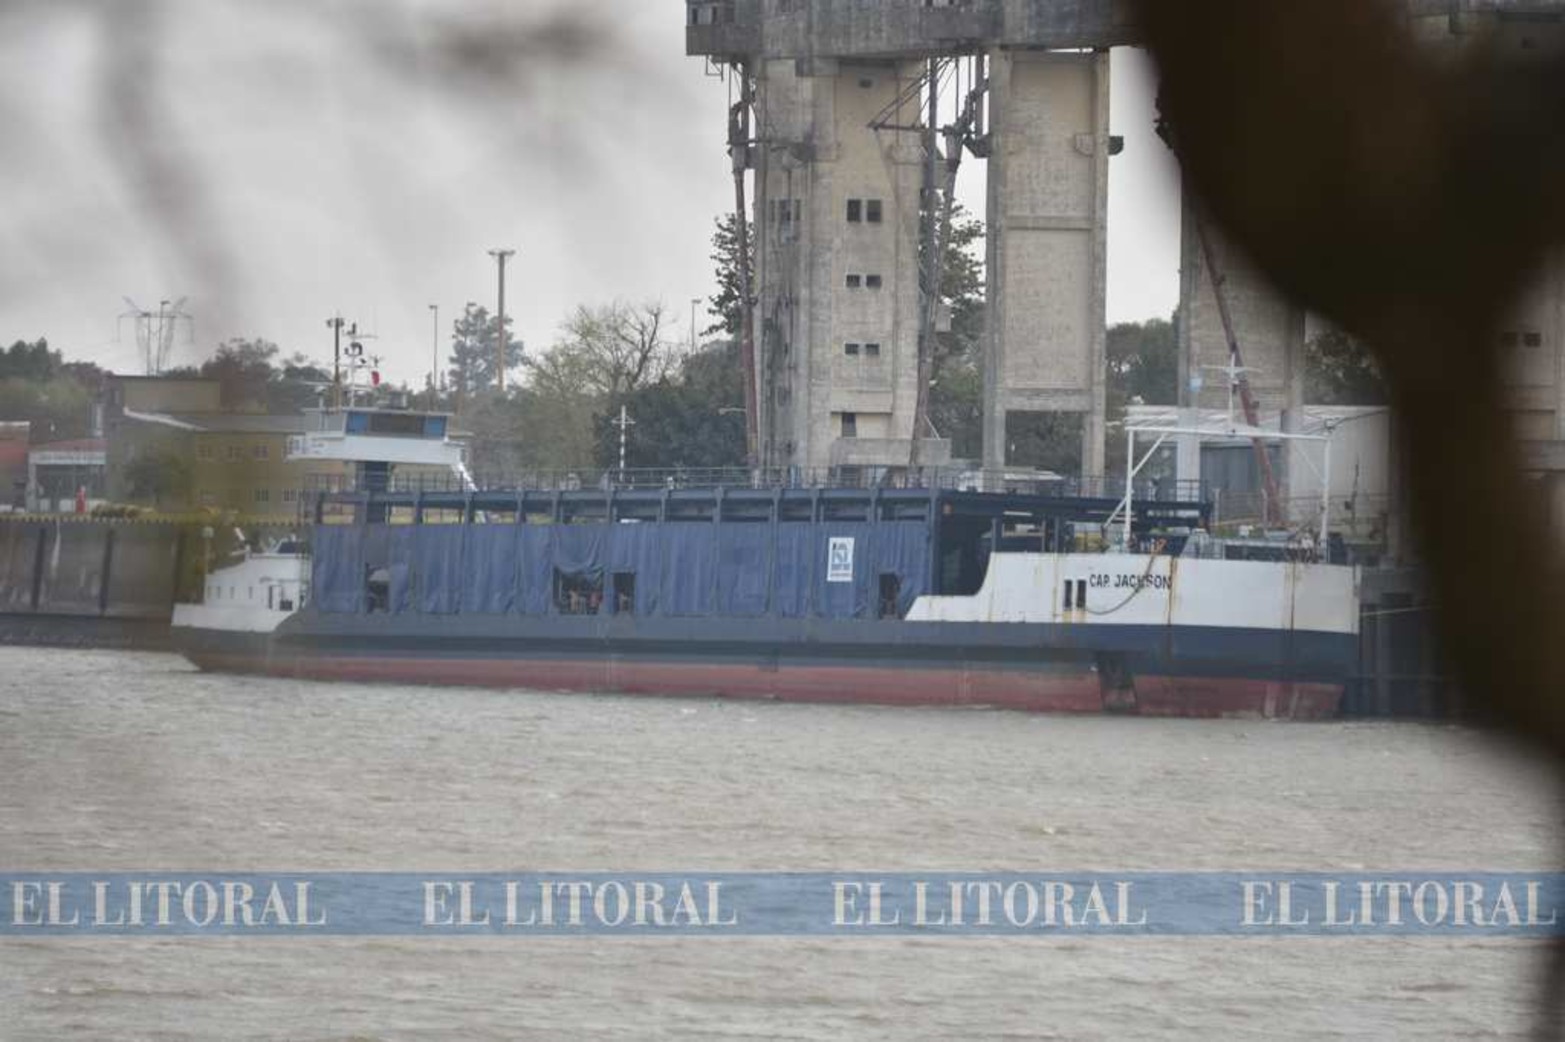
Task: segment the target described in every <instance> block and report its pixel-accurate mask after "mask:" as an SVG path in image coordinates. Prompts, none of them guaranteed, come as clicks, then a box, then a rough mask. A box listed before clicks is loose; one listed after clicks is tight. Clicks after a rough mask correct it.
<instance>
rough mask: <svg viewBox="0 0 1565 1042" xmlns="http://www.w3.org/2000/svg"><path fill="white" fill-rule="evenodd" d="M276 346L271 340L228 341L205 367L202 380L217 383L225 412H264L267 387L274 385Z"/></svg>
mask: <svg viewBox="0 0 1565 1042" xmlns="http://www.w3.org/2000/svg"><path fill="white" fill-rule="evenodd" d="M277 351H278V348H277V345H276V344H274V343H272V342H271V341H270V340H260V339H256V340H243V339H239V338H235V339H233V340H225V341H224V342H223V343H221V344H219V345H218V346H217V352H216V353H215V354H213V356H212V357H211V358H209V359H207V360H206V361H205V362H203V363H202V365H201V369H200V375H201V376H202V378H203V379H207V380H216V381H217V382H218V384H219V385H220V387H221V388H222V389H221V391H220V392H219V393H220V395H221V398H222V403H223V408H225V409H233V410H240V409H264V408H265V407H266V390H267V385H268V384H270V383H271V382H272V378H273V376H274V371H273V369H272V359H273V358H275V357H277Z"/></svg>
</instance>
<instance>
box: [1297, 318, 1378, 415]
mask: <svg viewBox="0 0 1565 1042" xmlns="http://www.w3.org/2000/svg"><path fill="white" fill-rule="evenodd" d="M1304 400H1305V401H1307V402H1309V403H1310V404H1311V405H1384V404H1386V400H1387V399H1386V382H1385V378H1384V377H1383V376H1382V375H1381V373H1380V366H1379V365H1377V364H1376V362H1375V358H1374V356H1373V355H1371V354H1370V353H1369V349H1368V348H1366V347H1365V346H1364V345H1363V344H1362V343H1360V342H1359V341H1357V340H1355V339H1354V338H1353V337H1351V336H1349V335H1348V334H1347V333H1344V332H1341V331H1340V330H1336V329H1332V330H1327V331H1326V332H1324V333H1321V334H1319V335H1318V336H1316V337H1314V338H1312V339H1311V340H1310V342H1309V343H1308V344H1306V345H1305V346H1304Z"/></svg>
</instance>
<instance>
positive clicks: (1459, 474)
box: [1134, 0, 1565, 1037]
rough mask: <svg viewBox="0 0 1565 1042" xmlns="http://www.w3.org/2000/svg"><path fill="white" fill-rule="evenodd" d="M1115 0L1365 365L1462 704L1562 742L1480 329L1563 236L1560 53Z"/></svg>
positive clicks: (1213, 204) (1555, 686)
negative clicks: (1377, 388) (1524, 54)
mask: <svg viewBox="0 0 1565 1042" xmlns="http://www.w3.org/2000/svg"><path fill="white" fill-rule="evenodd" d="M1134 3H1135V6H1136V9H1137V14H1138V17H1139V19H1140V20H1141V23H1142V25H1143V27H1144V29H1145V31H1146V39H1147V42H1148V44H1149V46H1150V47H1151V48H1152V51H1153V53H1154V55H1155V57H1156V59H1157V62H1158V65H1159V67H1160V70H1161V74H1162V97H1161V101H1160V105H1161V108H1162V112H1163V116H1164V118H1165V119H1166V120H1167V121H1168V123H1169V125H1170V128H1171V135H1170V136H1171V137H1172V139H1173V140H1174V142H1175V146H1176V150H1177V151H1178V153H1179V159H1180V162H1181V165H1182V167H1183V170H1184V174H1185V180H1186V184H1187V185H1188V187H1189V188H1190V189H1191V190H1192V191H1193V193H1194V194H1195V196H1196V197H1197V198H1199V199H1200V200H1201V204H1202V205H1203V206H1204V207H1205V208H1206V210H1207V212H1208V213H1209V215H1210V216H1211V218H1212V219H1213V220H1215V221H1216V222H1217V223H1218V224H1219V225H1220V226H1221V227H1222V228H1223V230H1224V231H1225V233H1226V234H1227V235H1228V236H1229V238H1230V239H1231V240H1233V241H1234V242H1235V243H1236V244H1237V245H1239V246H1240V247H1241V248H1243V249H1244V250H1246V251H1248V253H1249V254H1250V256H1251V257H1252V258H1253V259H1254V261H1255V262H1256V263H1257V264H1258V265H1259V266H1260V268H1261V269H1262V270H1263V271H1265V272H1266V273H1267V274H1268V275H1269V276H1270V278H1271V279H1272V280H1273V282H1274V283H1275V284H1276V285H1277V287H1278V288H1279V289H1281V290H1282V291H1283V292H1284V293H1286V294H1288V295H1289V296H1291V297H1292V298H1293V299H1294V300H1296V301H1297V302H1298V303H1300V304H1301V305H1304V306H1306V307H1308V308H1310V309H1312V310H1314V311H1316V312H1318V313H1319V314H1321V315H1323V316H1325V317H1326V318H1328V319H1329V320H1331V321H1332V322H1334V323H1336V324H1338V325H1339V326H1341V327H1342V328H1344V329H1346V330H1349V331H1351V332H1354V333H1357V334H1359V335H1360V336H1362V337H1363V338H1364V339H1365V340H1366V341H1367V342H1368V343H1369V344H1370V345H1371V346H1372V347H1373V349H1374V350H1375V353H1376V355H1377V356H1378V358H1379V360H1380V363H1381V366H1382V368H1383V370H1384V372H1385V375H1386V378H1387V383H1388V385H1389V387H1390V392H1391V398H1392V403H1393V407H1394V410H1395V411H1396V413H1397V415H1398V418H1399V423H1400V434H1401V437H1402V439H1403V441H1404V443H1405V445H1406V449H1407V451H1406V453H1405V458H1406V460H1407V470H1408V473H1407V478H1408V488H1409V509H1410V511H1411V513H1412V522H1413V527H1414V533H1415V535H1416V537H1417V539H1418V544H1419V548H1420V550H1421V553H1422V555H1423V557H1424V560H1425V563H1426V564H1427V566H1428V571H1429V582H1430V590H1431V593H1432V595H1433V596H1434V599H1435V601H1436V604H1437V605H1438V608H1439V612H1438V616H1437V620H1436V626H1437V634H1438V637H1439V641H1440V645H1441V649H1442V651H1443V652H1444V654H1445V655H1446V657H1447V660H1448V662H1449V664H1450V667H1451V668H1452V669H1454V670H1455V671H1456V673H1457V676H1458V678H1459V680H1460V683H1461V686H1462V688H1463V689H1464V691H1465V692H1466V695H1467V697H1468V699H1469V701H1470V703H1471V704H1472V705H1473V706H1474V708H1475V709H1477V710H1478V711H1479V712H1481V713H1483V714H1485V715H1487V716H1488V717H1490V718H1491V719H1493V720H1494V721H1495V722H1497V723H1498V724H1500V725H1502V726H1503V727H1505V728H1506V729H1507V730H1508V731H1510V732H1511V733H1512V734H1514V735H1515V736H1516V737H1518V738H1521V739H1524V740H1526V741H1527V742H1529V743H1533V744H1537V745H1541V746H1543V747H1545V748H1546V749H1548V750H1550V751H1552V752H1553V753H1554V754H1555V755H1556V756H1565V633H1562V632H1561V628H1562V623H1565V610H1562V604H1565V601H1562V598H1565V566H1562V563H1561V555H1560V553H1559V551H1558V543H1559V541H1560V539H1561V533H1557V532H1553V533H1551V532H1550V530H1549V526H1548V523H1547V521H1546V520H1545V512H1544V511H1543V510H1541V509H1539V508H1538V504H1537V503H1536V502H1535V497H1536V495H1537V493H1536V491H1535V490H1534V489H1532V488H1530V487H1529V483H1528V480H1527V479H1526V478H1525V477H1524V475H1523V474H1522V472H1521V470H1520V467H1519V466H1518V462H1517V451H1516V445H1515V444H1514V441H1513V435H1512V432H1511V430H1510V427H1509V423H1508V420H1507V418H1506V414H1505V411H1504V392H1503V389H1502V385H1501V361H1502V360H1501V358H1500V357H1499V352H1498V349H1497V348H1498V340H1497V338H1496V337H1495V336H1494V335H1493V333H1494V330H1495V328H1496V325H1497V323H1498V322H1499V320H1500V319H1501V317H1502V316H1503V315H1504V313H1505V312H1506V310H1507V309H1508V308H1509V307H1510V306H1511V305H1512V303H1513V301H1515V300H1516V298H1517V297H1519V296H1520V295H1521V293H1522V292H1523V291H1524V290H1525V289H1526V288H1527V287H1528V284H1529V283H1530V282H1531V281H1532V280H1533V279H1535V278H1536V277H1538V269H1539V266H1540V264H1541V263H1542V261H1543V259H1544V257H1545V255H1546V253H1547V252H1548V251H1549V250H1550V249H1551V248H1552V247H1555V246H1556V245H1557V244H1559V243H1561V242H1562V241H1565V61H1562V60H1561V59H1559V58H1557V57H1555V58H1544V57H1535V58H1531V59H1528V60H1526V61H1523V62H1503V61H1501V60H1500V59H1499V57H1498V56H1497V55H1495V54H1494V53H1493V52H1492V51H1489V50H1486V49H1485V48H1484V47H1483V46H1482V45H1479V46H1476V47H1474V48H1473V49H1471V50H1469V51H1467V52H1465V53H1462V54H1454V55H1443V56H1442V55H1438V54H1434V53H1431V52H1429V51H1426V50H1423V49H1421V48H1420V47H1419V46H1418V45H1417V44H1415V43H1414V41H1413V40H1412V39H1411V38H1410V36H1409V34H1408V32H1407V25H1406V15H1405V14H1403V13H1401V12H1402V11H1403V10H1405V6H1403V7H1397V6H1391V5H1387V4H1385V3H1381V2H1378V0H1309V2H1307V3H1303V2H1287V0H1273V2H1261V0H1182V2H1179V3H1171V2H1169V0H1134ZM1557 951H1558V949H1557ZM1561 966H1562V960H1561V958H1560V957H1559V956H1558V954H1557V955H1556V959H1555V965H1554V971H1553V972H1552V973H1551V974H1550V975H1549V977H1550V980H1549V985H1548V990H1547V992H1546V993H1545V995H1546V1001H1545V1008H1544V1009H1543V1010H1542V1011H1541V1013H1542V1019H1541V1022H1540V1025H1539V1028H1540V1034H1545V1035H1548V1036H1550V1037H1553V1036H1554V1035H1555V1034H1556V1032H1557V1031H1558V1028H1559V1025H1560V1012H1561V1009H1560V1005H1561V999H1560V995H1559V992H1560V990H1561V988H1560V986H1559V985H1560V983H1561V981H1562V974H1561V972H1560V969H1561Z"/></svg>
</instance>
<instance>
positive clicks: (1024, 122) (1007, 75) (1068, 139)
mask: <svg viewBox="0 0 1565 1042" xmlns="http://www.w3.org/2000/svg"><path fill="white" fill-rule="evenodd" d="M990 113H991V120H992V124H991V125H992V135H993V152H992V153H991V155H990V158H989V236H988V243H987V249H988V262H987V267H988V286H989V327H988V332H987V336H986V348H985V365H984V379H985V395H984V397H985V402H986V410H985V417H984V465H985V466H986V467H990V468H1000V467H1004V466H1005V465H1006V463H1007V462H1008V461H1007V460H1006V458H1005V457H1006V430H1005V428H1006V415H1007V414H1008V413H1010V412H1015V411H1028V412H1070V413H1081V414H1084V415H1085V416H1086V417H1087V421H1086V423H1085V424H1084V429H1083V450H1082V472H1083V473H1085V474H1101V473H1102V472H1103V458H1104V445H1103V438H1104V380H1105V373H1104V339H1105V328H1104V321H1105V305H1106V299H1107V286H1108V250H1107V220H1108V218H1107V213H1108V160H1109V123H1108V120H1109V56H1108V54H1107V52H1097V53H1091V54H1080V53H1058V52H1048V51H995V52H993V53H992V55H991V57H990Z"/></svg>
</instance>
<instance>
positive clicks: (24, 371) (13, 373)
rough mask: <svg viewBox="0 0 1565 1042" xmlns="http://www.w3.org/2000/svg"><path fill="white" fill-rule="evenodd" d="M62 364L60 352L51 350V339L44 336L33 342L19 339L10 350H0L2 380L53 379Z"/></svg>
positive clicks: (0, 376) (37, 381)
mask: <svg viewBox="0 0 1565 1042" xmlns="http://www.w3.org/2000/svg"><path fill="white" fill-rule="evenodd" d="M60 365H61V358H60V352H58V351H51V350H49V341H47V340H45V339H44V338H43V337H39V338H38V339H37V340H35V341H33V342H32V343H28V342H27V341H25V340H18V341H16V342H15V343H13V344H12V345H11V346H10V348H9V349H8V350H5V351H0V380H11V379H14V380H30V381H33V382H35V383H42V382H43V381H45V380H49V379H52V378H53V377H54V375H55V373H56V372H57V371H58V370H59V368H60Z"/></svg>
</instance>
